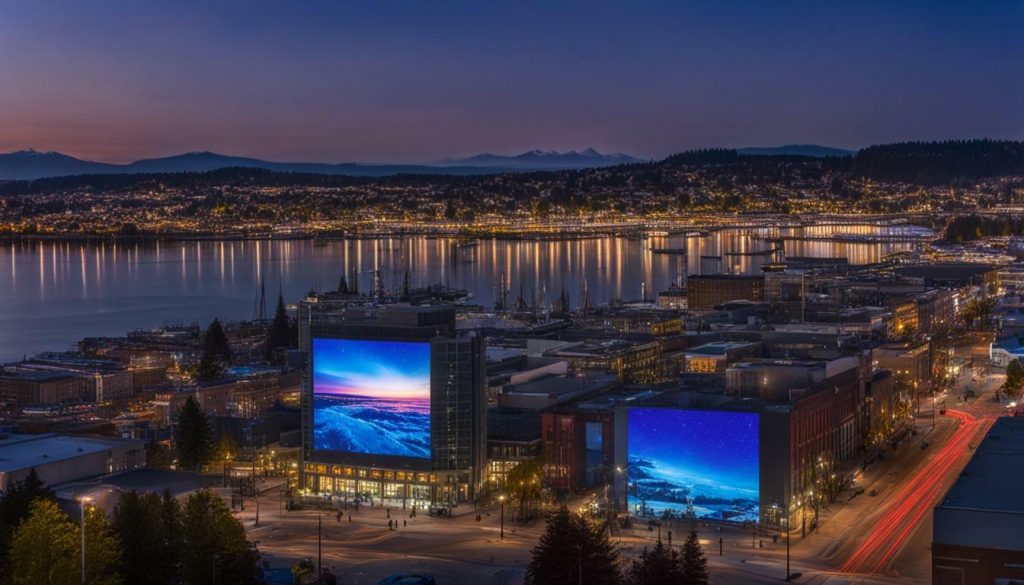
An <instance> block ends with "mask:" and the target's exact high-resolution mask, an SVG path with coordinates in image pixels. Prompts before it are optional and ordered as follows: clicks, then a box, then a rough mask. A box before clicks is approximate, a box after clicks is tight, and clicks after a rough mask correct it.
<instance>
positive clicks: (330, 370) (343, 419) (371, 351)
mask: <svg viewBox="0 0 1024 585" xmlns="http://www.w3.org/2000/svg"><path fill="white" fill-rule="evenodd" d="M313 449H314V450H317V451H339V452H345V453H365V454H369V455H391V456H397V457H418V458H430V344H429V343H422V342H416V343H412V342H406V341H370V340H356V339H322V338H318V339H314V340H313Z"/></svg>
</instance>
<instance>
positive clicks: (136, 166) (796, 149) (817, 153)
mask: <svg viewBox="0 0 1024 585" xmlns="http://www.w3.org/2000/svg"><path fill="white" fill-rule="evenodd" d="M737 152H738V153H739V154H741V155H752V156H758V155H759V156H782V155H797V156H812V157H825V156H852V155H854V154H856V153H855V152H854V151H850V150H842V149H838V148H830V147H827V146H817V145H813V144H791V145H787V146H778V147H769V148H753V147H752V148H741V149H739V150H738V151H737ZM638 162H642V161H641V159H639V158H636V157H633V156H630V155H628V154H622V153H612V154H603V153H600V152H598V151H597V150H594V149H593V148H586V149H584V150H579V151H577V150H570V151H567V152H557V151H553V150H529V151H526V152H523V153H520V154H515V155H500V154H492V153H483V154H477V155H474V156H470V157H466V158H453V159H445V160H441V161H437V162H433V163H425V164H387V163H381V164H376V163H337V164H334V163H312V162H275V161H267V160H261V159H258V158H249V157H241V156H229V155H223V154H218V153H215V152H207V151H204V152H188V153H185V154H179V155H175V156H167V157H162V158H148V159H141V160H137V161H134V162H130V163H126V164H115V163H105V162H98V161H92V160H83V159H79V158H75V157H73V156H68V155H66V154H62V153H59V152H40V151H36V150H32V149H29V150H20V151H17V152H10V153H6V154H0V180H32V179H41V178H46V177H61V176H68V175H89V174H134V173H189V172H191V173H202V172H206V171H213V170H216V169H222V168H227V167H243V168H258V169H266V170H270V171H282V172H294V173H313V174H324V175H351V176H357V177H384V176H391V175H401V174H412V175H417V174H419V175H490V174H497V173H506V172H522V171H554V170H567V169H589V168H598V167H608V166H615V165H621V164H629V163H638Z"/></svg>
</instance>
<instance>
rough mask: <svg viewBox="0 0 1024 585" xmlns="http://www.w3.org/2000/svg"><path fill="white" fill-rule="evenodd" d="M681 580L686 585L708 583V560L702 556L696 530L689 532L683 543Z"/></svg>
mask: <svg viewBox="0 0 1024 585" xmlns="http://www.w3.org/2000/svg"><path fill="white" fill-rule="evenodd" d="M683 582H684V583H686V585H708V560H707V559H706V558H704V551H703V550H701V548H700V541H699V540H698V539H697V533H696V532H691V533H690V536H687V537H686V542H685V543H683Z"/></svg>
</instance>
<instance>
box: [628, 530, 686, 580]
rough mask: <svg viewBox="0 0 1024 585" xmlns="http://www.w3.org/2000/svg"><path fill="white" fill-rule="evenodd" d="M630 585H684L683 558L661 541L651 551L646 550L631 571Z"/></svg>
mask: <svg viewBox="0 0 1024 585" xmlns="http://www.w3.org/2000/svg"><path fill="white" fill-rule="evenodd" d="M628 577H629V578H628V579H627V583H628V584H629V585H682V584H683V583H687V581H685V580H684V576H683V558H682V555H680V554H679V552H678V551H676V550H675V549H672V548H669V547H667V546H665V545H664V544H663V543H662V542H661V541H660V540H659V541H658V543H657V544H655V545H654V548H653V549H652V550H650V551H647V550H644V552H642V553H641V554H640V558H639V559H637V560H634V561H633V564H632V565H631V566H630V569H629V576H628Z"/></svg>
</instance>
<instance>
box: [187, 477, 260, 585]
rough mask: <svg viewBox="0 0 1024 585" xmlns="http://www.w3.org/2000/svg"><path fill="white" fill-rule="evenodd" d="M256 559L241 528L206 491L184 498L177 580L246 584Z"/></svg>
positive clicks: (206, 584)
mask: <svg viewBox="0 0 1024 585" xmlns="http://www.w3.org/2000/svg"><path fill="white" fill-rule="evenodd" d="M258 560H259V554H258V553H257V552H256V549H255V548H254V547H253V546H252V545H251V544H250V543H249V542H248V541H247V540H246V538H245V528H243V527H242V523H241V522H239V521H238V519H237V518H235V517H234V516H233V515H232V514H231V510H230V509H229V508H228V507H227V505H226V504H225V503H224V501H223V500H222V499H221V498H220V497H219V496H217V495H216V494H214V493H213V492H211V491H209V490H201V491H198V492H195V493H193V494H191V495H189V496H188V498H186V499H185V504H184V506H183V507H182V512H181V573H180V574H181V580H182V583H184V584H185V585H212V584H213V582H214V574H216V583H217V584H218V585H249V584H251V583H253V582H255V580H256V577H257V573H258V570H259V569H258V566H257V562H258Z"/></svg>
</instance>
